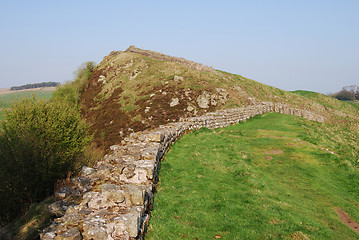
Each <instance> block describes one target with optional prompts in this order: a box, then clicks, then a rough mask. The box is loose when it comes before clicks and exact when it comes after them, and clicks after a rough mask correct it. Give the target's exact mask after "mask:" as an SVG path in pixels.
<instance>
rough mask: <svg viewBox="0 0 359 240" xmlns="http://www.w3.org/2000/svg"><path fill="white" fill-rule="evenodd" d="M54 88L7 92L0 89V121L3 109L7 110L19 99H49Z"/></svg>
mask: <svg viewBox="0 0 359 240" xmlns="http://www.w3.org/2000/svg"><path fill="white" fill-rule="evenodd" d="M54 91H55V88H37V89H31V90H21V91H9V90H8V89H0V119H2V118H3V111H2V110H3V109H6V108H8V107H9V106H11V104H12V103H13V102H14V101H16V100H19V99H21V98H29V97H32V96H37V97H39V98H45V99H50V98H51V96H52V93H53V92H54Z"/></svg>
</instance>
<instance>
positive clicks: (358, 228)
mask: <svg viewBox="0 0 359 240" xmlns="http://www.w3.org/2000/svg"><path fill="white" fill-rule="evenodd" d="M334 209H335V211H336V212H337V213H338V215H339V218H340V220H341V221H342V222H343V223H344V224H345V225H347V226H348V227H350V228H351V229H353V230H354V231H355V232H357V233H359V223H356V222H354V221H353V220H352V219H351V218H350V216H349V215H348V214H347V213H346V212H344V211H343V210H341V209H340V208H334Z"/></svg>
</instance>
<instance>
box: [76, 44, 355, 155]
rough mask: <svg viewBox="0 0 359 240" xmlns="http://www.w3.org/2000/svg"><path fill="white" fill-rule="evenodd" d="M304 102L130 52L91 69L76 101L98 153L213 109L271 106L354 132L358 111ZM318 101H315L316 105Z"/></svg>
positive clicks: (325, 100)
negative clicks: (302, 111) (285, 106)
mask: <svg viewBox="0 0 359 240" xmlns="http://www.w3.org/2000/svg"><path fill="white" fill-rule="evenodd" d="M318 96H319V97H316V98H308V97H306V96H304V97H303V96H302V95H300V94H295V93H291V92H286V91H283V90H280V89H277V88H274V87H270V86H267V85H264V84H261V83H258V82H256V81H253V80H250V79H247V78H244V77H242V76H240V75H234V74H230V73H226V72H222V71H218V70H215V69H213V68H210V67H207V66H204V65H202V64H199V63H195V62H192V61H188V60H185V59H183V58H176V57H170V56H167V55H164V54H160V53H157V52H153V51H148V50H141V49H138V48H135V47H133V46H131V47H129V48H128V49H127V50H126V51H114V52H111V53H110V54H109V55H108V56H106V57H105V58H104V59H103V61H102V62H101V63H100V64H98V65H97V66H96V67H95V68H94V72H93V75H92V77H91V79H90V81H89V83H88V85H87V86H85V88H84V91H83V93H82V96H81V108H82V112H83V115H84V117H85V118H86V119H87V121H88V122H89V123H90V124H91V131H92V133H94V136H95V142H96V143H97V145H98V146H101V147H102V148H105V149H106V148H108V146H110V145H113V144H116V143H119V142H120V141H121V139H122V138H123V137H124V136H126V135H128V134H129V133H131V132H136V131H140V130H144V129H147V128H153V127H156V126H158V125H161V124H165V123H168V122H172V121H178V120H179V119H180V118H183V117H190V116H196V115H197V116H198V115H202V114H204V113H206V112H211V111H215V110H218V109H228V108H235V107H242V106H247V105H249V104H253V103H255V102H263V101H271V102H281V103H287V104H290V105H293V106H295V107H297V108H301V109H305V110H309V111H312V112H315V113H317V114H320V115H322V116H324V117H325V118H326V119H327V121H328V122H340V121H342V122H343V123H344V122H345V124H348V123H349V124H348V125H349V126H352V127H353V129H356V130H357V125H356V121H357V116H358V110H357V109H356V108H354V107H352V106H350V105H348V104H347V105H345V106H342V105H343V104H342V103H340V102H339V101H337V100H335V99H332V98H330V97H327V96H324V95H320V94H318ZM318 98H320V99H321V101H319V102H318V101H317V99H318Z"/></svg>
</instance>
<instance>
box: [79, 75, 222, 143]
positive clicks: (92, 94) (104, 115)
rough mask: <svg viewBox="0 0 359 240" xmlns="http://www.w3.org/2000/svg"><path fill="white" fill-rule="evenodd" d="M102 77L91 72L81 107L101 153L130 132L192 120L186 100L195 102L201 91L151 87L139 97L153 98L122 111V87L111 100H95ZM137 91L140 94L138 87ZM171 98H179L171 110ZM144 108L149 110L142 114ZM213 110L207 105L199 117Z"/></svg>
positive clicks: (165, 86) (201, 110) (119, 87)
mask: <svg viewBox="0 0 359 240" xmlns="http://www.w3.org/2000/svg"><path fill="white" fill-rule="evenodd" d="M101 75H102V76H106V72H104V71H101V70H95V71H94V72H93V75H92V77H91V79H90V80H89V84H88V86H87V87H85V89H84V91H83V93H82V95H81V102H80V105H81V109H82V114H83V116H84V118H85V119H86V120H87V122H88V123H89V124H90V125H91V127H90V133H91V134H93V136H94V142H95V143H96V145H97V147H99V148H101V149H103V150H106V149H108V148H109V146H111V145H114V144H118V143H120V142H121V140H122V139H123V138H124V137H125V136H127V135H129V134H130V133H131V132H137V131H142V130H145V129H148V128H154V127H157V126H159V125H162V124H166V123H169V122H174V121H178V120H179V119H180V118H181V117H190V116H194V113H193V112H189V111H187V107H188V101H186V98H188V97H190V98H191V99H196V98H197V97H198V96H199V95H200V94H201V91H198V90H197V91H196V90H193V89H192V90H191V91H190V94H187V96H186V95H185V89H183V88H181V87H176V86H173V85H171V86H169V85H166V84H163V85H159V86H153V87H152V89H151V90H150V91H147V92H142V93H141V95H143V96H145V95H150V94H154V96H153V97H151V98H147V99H140V100H138V101H136V102H135V106H137V109H134V110H131V111H124V110H123V109H122V108H121V107H122V106H121V104H120V103H119V99H120V94H121V93H122V92H123V89H122V87H121V85H120V86H117V87H118V88H116V90H115V91H114V92H113V94H112V96H111V97H110V98H108V99H105V100H103V101H99V100H97V99H98V95H99V94H100V92H101V90H102V84H101V83H98V78H99V76H101ZM137 87H138V91H139V92H141V86H137ZM163 92H165V93H166V94H163ZM173 98H178V99H179V104H178V105H176V106H174V107H170V106H169V103H170V102H171V100H172V99H173ZM146 107H150V108H149V109H148V110H147V111H145V110H146ZM215 110H216V107H214V106H212V105H209V107H208V108H207V109H198V114H204V113H205V112H210V111H215ZM136 119H140V121H139V120H136Z"/></svg>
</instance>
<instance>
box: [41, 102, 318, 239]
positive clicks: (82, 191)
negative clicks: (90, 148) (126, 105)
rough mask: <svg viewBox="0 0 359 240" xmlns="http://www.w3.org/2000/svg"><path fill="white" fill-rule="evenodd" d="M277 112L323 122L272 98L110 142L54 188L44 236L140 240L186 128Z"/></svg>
mask: <svg viewBox="0 0 359 240" xmlns="http://www.w3.org/2000/svg"><path fill="white" fill-rule="evenodd" d="M266 112H279V113H285V114H292V115H296V116H302V117H304V118H307V119H310V120H314V121H319V122H323V121H324V120H325V119H324V118H323V117H322V116H319V115H317V114H314V113H311V112H308V111H306V110H300V109H295V108H291V107H289V106H288V105H285V104H274V103H270V102H266V103H261V104H257V105H251V106H248V107H245V108H237V109H229V110H221V111H217V112H212V113H207V114H206V115H204V116H201V117H192V118H187V119H182V120H181V121H180V122H176V123H170V124H166V125H163V126H159V127H158V128H156V129H153V130H146V131H143V132H137V133H133V134H131V135H130V136H129V137H126V138H125V139H124V140H123V141H122V143H121V144H120V145H115V146H111V153H110V154H107V155H106V156H104V158H103V159H102V160H100V161H99V162H97V163H96V165H95V166H94V167H93V168H90V167H83V168H82V172H81V174H80V175H79V176H78V177H75V178H72V179H71V182H72V183H71V184H70V186H66V187H63V188H62V189H61V190H60V191H58V192H56V193H55V198H56V202H54V203H53V204H51V205H50V206H49V210H50V213H51V214H52V215H53V216H54V217H57V218H55V219H54V221H53V223H52V224H51V226H50V227H48V228H47V229H45V230H44V231H43V232H42V233H41V235H40V237H41V239H43V240H44V239H67V240H77V239H107V240H112V239H114V240H115V239H142V238H143V234H144V232H145V230H146V227H147V224H148V220H149V217H150V210H151V207H152V202H153V195H154V192H155V186H156V183H157V179H158V177H157V174H158V169H159V163H160V161H161V159H162V158H163V156H164V155H165V153H166V152H167V151H168V149H169V147H170V146H171V145H172V144H173V143H174V142H175V141H176V140H177V139H178V138H179V137H180V136H181V135H182V134H184V133H186V132H188V131H191V130H193V129H200V128H202V127H207V128H210V129H214V128H221V127H225V126H228V125H231V124H235V123H238V122H240V121H245V120H246V119H248V118H250V117H253V116H256V115H258V114H264V113H266Z"/></svg>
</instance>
